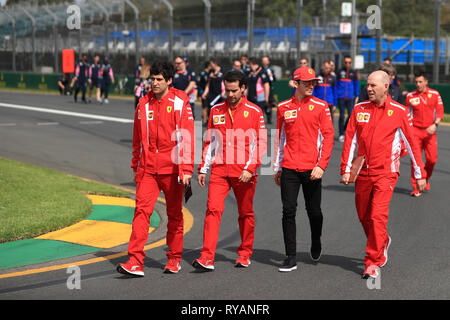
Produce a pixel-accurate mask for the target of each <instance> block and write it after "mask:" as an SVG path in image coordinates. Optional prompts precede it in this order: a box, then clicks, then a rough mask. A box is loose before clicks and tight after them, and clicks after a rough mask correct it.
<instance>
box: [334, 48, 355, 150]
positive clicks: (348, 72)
mask: <svg viewBox="0 0 450 320" xmlns="http://www.w3.org/2000/svg"><path fill="white" fill-rule="evenodd" d="M351 67H352V58H351V57H350V56H345V57H344V66H343V67H342V68H341V69H339V70H338V71H337V72H336V92H337V105H338V108H339V141H340V142H344V138H345V129H346V128H347V123H348V119H349V118H350V115H351V114H352V111H353V106H354V103H355V98H356V97H358V96H359V80H358V74H357V72H356V71H355V70H353V69H352V68H351ZM345 110H347V114H348V116H347V119H346V117H345Z"/></svg>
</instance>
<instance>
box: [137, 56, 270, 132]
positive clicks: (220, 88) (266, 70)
mask: <svg viewBox="0 0 450 320" xmlns="http://www.w3.org/2000/svg"><path fill="white" fill-rule="evenodd" d="M173 64H174V67H175V76H174V79H173V83H172V86H173V87H174V88H175V89H178V90H182V91H185V92H186V94H187V95H188V96H189V98H190V104H191V107H192V110H193V111H194V110H195V108H194V106H195V102H196V100H197V99H199V100H200V101H201V104H202V114H201V117H202V120H203V124H204V126H206V124H207V122H208V118H209V114H210V110H211V108H212V107H213V106H214V105H215V104H217V103H220V102H222V101H224V100H225V85H224V79H223V77H224V75H225V73H226V71H225V70H224V68H223V67H222V66H221V63H220V61H219V60H218V59H216V58H211V59H209V60H208V61H207V62H205V63H204V67H203V70H202V71H201V72H200V74H199V75H198V76H197V74H196V73H195V71H194V70H193V69H192V68H191V67H190V65H189V59H188V57H185V56H178V57H176V58H175V60H174V61H173ZM143 70H150V66H149V65H148V64H147V63H146V60H145V58H144V57H141V59H140V63H139V65H138V66H137V67H136V69H135V86H134V94H135V108H136V107H137V105H138V102H139V99H140V98H141V97H143V96H145V94H146V93H147V92H148V90H149V88H150V81H149V77H150V75H149V72H146V71H145V72H143ZM230 71H239V72H241V73H242V74H244V75H245V83H246V91H245V95H246V96H247V98H248V100H249V101H250V102H252V103H254V104H256V105H257V106H258V107H259V108H261V110H263V111H264V113H265V115H266V119H267V122H268V123H269V124H270V123H272V109H273V108H274V107H275V106H276V101H275V98H274V90H273V83H274V82H275V81H276V77H275V74H274V72H273V70H272V69H271V66H270V58H269V57H268V56H264V57H263V58H262V59H261V61H259V60H258V59H256V58H250V59H249V58H248V56H247V55H245V54H244V55H242V56H241V58H240V59H234V60H233V63H232V67H231V70H230ZM194 116H195V114H194Z"/></svg>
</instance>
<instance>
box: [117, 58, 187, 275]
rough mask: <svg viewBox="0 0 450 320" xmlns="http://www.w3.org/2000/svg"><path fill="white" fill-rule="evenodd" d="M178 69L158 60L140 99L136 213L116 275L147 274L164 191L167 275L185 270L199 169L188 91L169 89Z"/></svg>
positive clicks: (135, 165) (134, 163)
mask: <svg viewBox="0 0 450 320" xmlns="http://www.w3.org/2000/svg"><path fill="white" fill-rule="evenodd" d="M173 75H174V68H173V66H172V65H171V64H169V63H167V62H164V63H161V62H155V63H154V64H153V65H152V67H151V71H150V79H151V89H152V90H151V91H150V92H149V93H148V94H147V95H146V96H144V97H143V98H141V99H140V100H139V105H138V107H137V109H136V113H135V118H134V133H133V159H132V161H131V167H132V169H133V172H134V173H133V174H134V178H133V180H134V181H135V183H136V209H135V212H134V219H133V228H132V233H131V237H130V243H129V246H128V255H129V260H128V262H127V263H121V264H119V265H117V271H119V272H120V273H124V274H131V275H134V276H144V268H143V266H144V258H145V252H144V246H145V243H146V242H147V239H148V229H149V225H150V216H151V214H152V212H153V208H154V206H155V202H156V200H157V198H158V195H159V193H160V192H161V190H162V191H163V192H164V195H165V198H166V208H167V217H168V223H167V236H166V239H167V245H168V247H169V251H168V252H167V257H168V263H167V265H166V266H165V268H164V272H166V273H177V272H178V271H179V270H180V269H181V265H180V260H181V254H182V251H183V213H182V203H183V185H184V186H187V185H189V183H190V180H191V177H192V173H193V171H194V142H195V136H194V118H193V116H192V111H191V106H190V104H189V97H188V96H187V95H186V93H185V92H183V91H180V90H177V89H174V88H170V84H171V83H172V78H173Z"/></svg>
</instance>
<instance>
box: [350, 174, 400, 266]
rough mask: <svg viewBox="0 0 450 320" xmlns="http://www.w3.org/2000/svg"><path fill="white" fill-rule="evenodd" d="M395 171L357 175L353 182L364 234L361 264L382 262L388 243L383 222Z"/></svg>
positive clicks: (390, 196)
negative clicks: (364, 252)
mask: <svg viewBox="0 0 450 320" xmlns="http://www.w3.org/2000/svg"><path fill="white" fill-rule="evenodd" d="M397 179H398V174H397V173H392V174H390V175H387V176H384V175H379V176H359V177H358V179H357V180H356V183H355V203H356V211H357V212H358V218H359V221H360V222H361V224H362V227H363V229H364V233H365V234H366V237H367V245H366V256H365V258H364V264H365V265H366V268H367V267H370V266H373V265H375V266H380V265H382V264H383V262H384V261H385V258H384V249H385V247H386V245H387V244H388V240H389V238H388V234H387V223H388V215H389V203H390V202H391V198H392V194H393V193H394V189H395V185H396V183H397Z"/></svg>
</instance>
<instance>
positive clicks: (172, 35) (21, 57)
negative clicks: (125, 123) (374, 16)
mask: <svg viewBox="0 0 450 320" xmlns="http://www.w3.org/2000/svg"><path fill="white" fill-rule="evenodd" d="M350 1H351V0H350ZM353 1H354V0H353ZM40 2H42V1H31V2H30V1H26V2H25V1H24V2H22V3H20V4H16V5H11V6H6V7H4V8H1V9H0V58H1V59H0V70H12V71H34V72H43V71H44V72H53V73H58V72H60V71H61V61H60V60H61V50H62V49H67V48H73V49H75V51H76V52H77V54H78V55H80V54H81V53H82V52H84V53H87V54H88V55H89V56H90V57H92V56H93V55H94V54H100V55H101V56H108V57H109V58H110V61H112V63H113V68H114V69H115V71H116V73H120V74H131V73H132V72H133V69H134V67H135V65H136V64H137V63H138V59H139V57H140V56H146V57H148V59H147V60H148V61H152V60H154V59H157V58H160V59H173V57H174V56H176V55H183V56H189V57H190V60H191V61H192V63H193V64H195V65H197V66H201V65H202V62H203V61H205V60H206V59H208V57H213V56H214V57H219V58H222V61H223V64H224V65H225V66H226V65H231V63H232V61H231V60H232V58H235V57H239V56H240V55H241V54H244V53H245V54H247V55H249V56H256V57H261V56H263V55H269V56H270V57H271V58H272V61H273V62H274V63H276V64H278V65H279V66H280V67H281V68H282V69H283V70H285V71H286V72H288V71H289V69H291V68H292V67H294V66H295V65H296V63H297V61H298V58H299V57H301V56H307V57H309V58H310V61H311V62H312V66H313V67H316V68H318V66H320V64H321V62H322V61H323V60H324V59H329V58H333V59H335V60H336V61H337V65H338V66H339V64H340V61H341V58H342V56H343V55H352V56H354V55H355V54H361V55H363V56H364V59H365V62H366V66H367V67H368V68H367V70H370V69H371V68H372V69H373V68H375V66H376V65H377V64H378V63H379V61H380V59H381V58H384V57H388V56H389V57H393V60H394V63H395V64H396V65H398V66H399V68H402V65H404V66H408V68H407V69H405V68H404V69H405V70H406V71H405V74H408V73H409V72H410V71H411V70H412V69H413V68H414V66H415V65H424V64H425V65H427V64H428V65H429V67H431V68H432V67H433V65H435V61H436V60H435V59H436V57H435V48H436V47H435V43H434V40H433V39H431V38H430V39H417V38H416V39H409V38H392V37H384V38H381V36H380V34H381V31H379V32H377V30H370V29H368V28H367V27H366V26H365V24H364V23H363V21H364V19H365V17H367V15H366V14H365V13H358V15H355V19H353V22H354V24H355V25H358V24H359V27H357V29H356V30H358V32H357V33H358V37H357V38H356V37H354V38H353V39H352V37H351V36H350V35H343V34H341V33H340V28H339V26H340V22H342V21H348V19H347V20H345V19H343V18H342V17H340V16H327V15H326V8H327V4H328V5H331V4H332V5H339V4H340V2H341V1H337V0H336V1H333V3H331V1H328V2H327V1H326V0H323V1H317V3H318V6H323V8H322V12H321V16H319V15H318V16H317V17H313V19H310V21H306V22H305V21H304V20H302V9H303V0H296V2H295V4H296V6H295V10H296V15H295V18H293V19H290V20H289V19H288V20H286V19H285V20H282V19H281V20H280V19H272V20H271V19H268V18H267V16H265V15H264V11H263V8H261V7H258V6H257V1H255V0H228V1H226V4H227V5H225V4H224V3H225V2H224V1H219V0H193V1H189V2H186V1H181V0H154V1H144V0H109V1H105V0H102V1H100V0H98V1H96V0H79V1H76V2H73V3H71V2H64V3H62V2H60V3H52V4H46V5H41V4H40ZM376 2H377V3H378V2H379V3H380V4H381V1H376ZM149 6H151V9H152V10H151V13H147V12H149V11H148V10H147V9H148V7H149ZM77 8H78V11H77V10H76V9H77ZM217 8H219V9H220V10H219V9H217ZM77 13H79V15H80V22H81V24H80V26H79V28H75V29H73V30H71V28H70V22H71V20H72V19H74V20H76V19H75V18H76V16H77ZM306 23H307V25H306ZM136 30H137V32H136ZM353 34H355V32H353ZM354 39H356V42H355V40H354ZM352 40H353V41H352ZM439 45H440V46H439V54H438V57H437V58H438V60H439V62H440V63H441V64H442V66H444V65H445V68H444V71H445V73H444V74H445V75H448V74H449V71H448V61H449V50H448V41H446V40H445V39H443V40H442V41H440V42H439ZM411 66H412V68H411ZM283 75H284V73H283ZM441 78H443V76H442V77H441Z"/></svg>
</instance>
